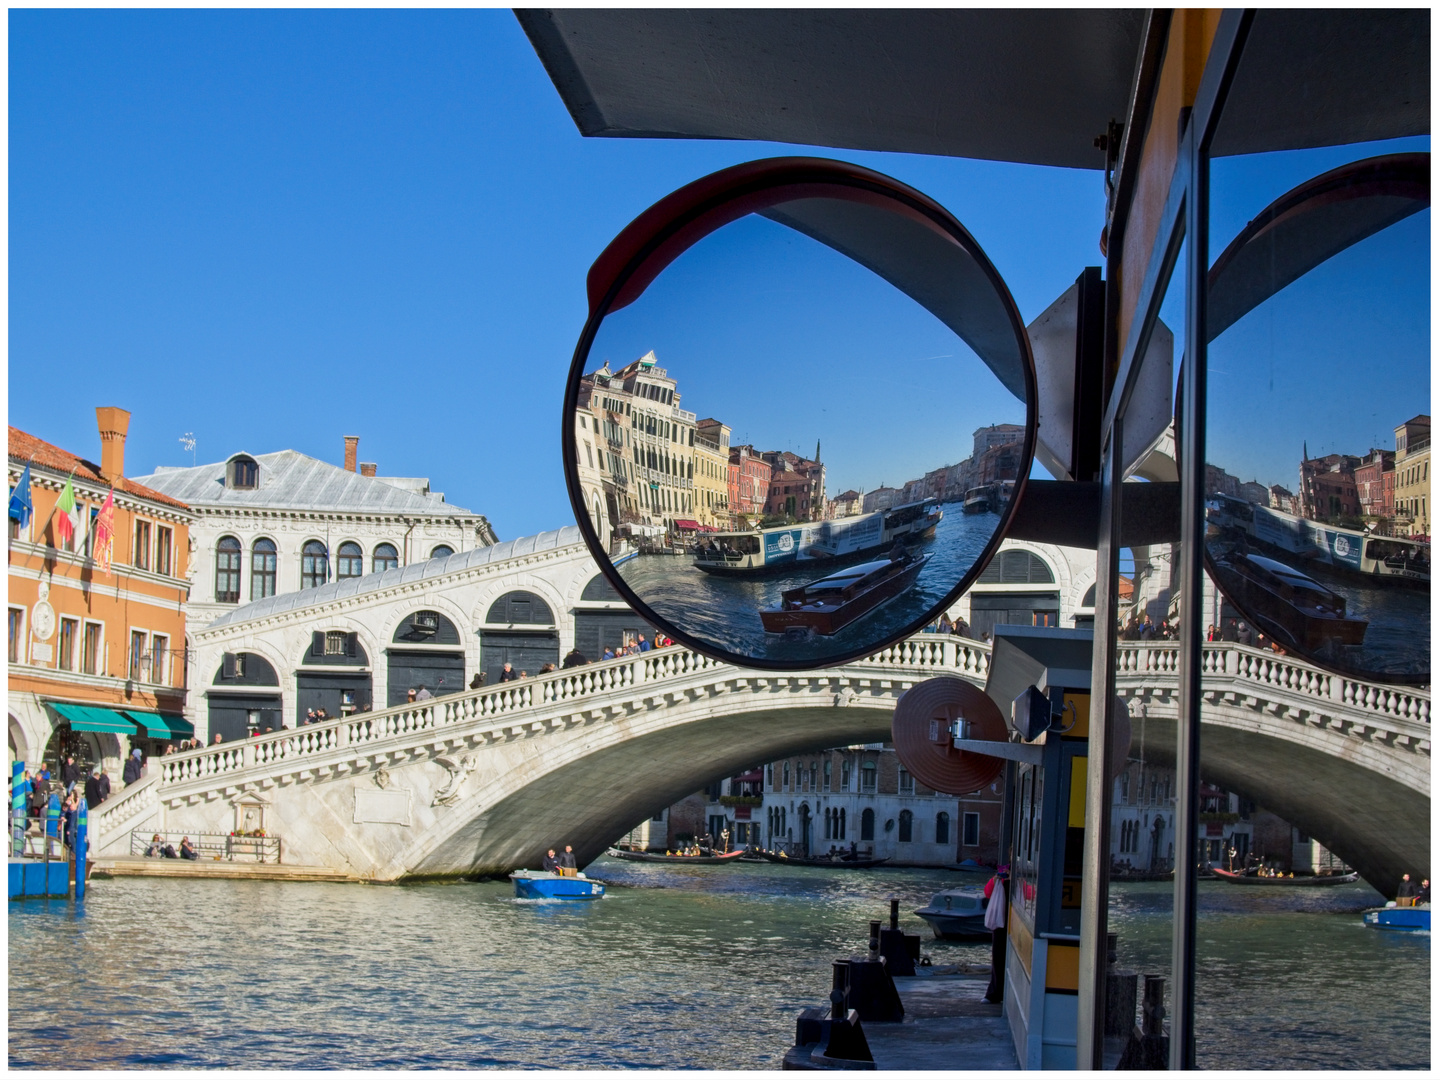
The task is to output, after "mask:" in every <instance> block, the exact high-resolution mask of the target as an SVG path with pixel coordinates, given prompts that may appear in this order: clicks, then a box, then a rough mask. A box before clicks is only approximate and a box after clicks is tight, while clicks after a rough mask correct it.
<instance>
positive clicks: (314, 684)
mask: <svg viewBox="0 0 1440 1080" xmlns="http://www.w3.org/2000/svg"><path fill="white" fill-rule="evenodd" d="M373 704H374V700H373V698H372V697H371V680H370V657H369V655H368V654H367V653H366V652H365V647H364V646H363V645H361V644H360V641H359V638H358V636H357V635H356V634H353V633H350V632H348V631H345V630H316V631H315V632H314V633H313V634H311V635H310V647H309V648H308V649H306V650H305V653H304V655H303V656H301V658H300V666H299V667H298V668H297V669H296V671H295V725H296V726H297V727H298V726H299V725H301V724H303V723H304V722H305V718H306V717H307V716H308V715H309V712H310V710H311V709H316V710H319V709H324V710H325V715H326V717H328V718H331V719H333V718H334V717H337V716H349V715H350V714H351V713H353V712H359V711H361V710H363V709H369V708H371V707H372V706H373Z"/></svg>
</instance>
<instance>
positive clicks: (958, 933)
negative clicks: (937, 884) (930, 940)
mask: <svg viewBox="0 0 1440 1080" xmlns="http://www.w3.org/2000/svg"><path fill="white" fill-rule="evenodd" d="M997 888H998V886H997ZM986 903H987V901H986V899H985V890H984V889H981V888H977V887H975V886H974V885H967V886H964V887H962V888H959V889H944V890H942V891H940V892H938V893H936V894H935V895H934V896H932V897H931V898H930V903H929V904H927V905H926V906H925V907H923V908H918V909H916V911H915V914H916V915H919V916H920V917H921V918H922V919H924V920H925V921H926V922H927V923H929V924H930V929H931V930H933V931H935V936H936V937H937V938H941V939H943V940H945V941H974V940H977V939H981V938H983V939H984V940H986V941H989V940H990V931H989V930H987V929H985V906H986Z"/></svg>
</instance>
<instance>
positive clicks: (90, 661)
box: [80, 622, 105, 675]
mask: <svg viewBox="0 0 1440 1080" xmlns="http://www.w3.org/2000/svg"><path fill="white" fill-rule="evenodd" d="M104 633H105V627H104V624H103V623H98V622H87V623H86V624H85V639H84V642H83V643H82V645H81V649H80V670H81V671H83V672H84V673H85V674H86V675H98V674H100V646H101V639H102V638H103V637H104Z"/></svg>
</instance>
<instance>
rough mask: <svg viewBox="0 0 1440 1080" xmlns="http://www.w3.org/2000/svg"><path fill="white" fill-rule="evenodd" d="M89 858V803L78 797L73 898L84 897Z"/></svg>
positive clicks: (80, 898) (79, 898)
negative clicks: (78, 809) (78, 808)
mask: <svg viewBox="0 0 1440 1080" xmlns="http://www.w3.org/2000/svg"><path fill="white" fill-rule="evenodd" d="M89 859H90V805H89V803H87V802H86V801H85V797H84V796H83V795H82V796H81V797H80V813H79V816H78V817H77V818H76V820H75V899H76V900H84V899H85V867H86V864H87V863H88V862H89Z"/></svg>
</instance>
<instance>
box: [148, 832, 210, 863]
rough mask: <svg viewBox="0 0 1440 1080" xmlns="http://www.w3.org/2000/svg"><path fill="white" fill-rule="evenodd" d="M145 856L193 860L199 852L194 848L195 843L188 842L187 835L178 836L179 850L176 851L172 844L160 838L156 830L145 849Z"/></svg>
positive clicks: (198, 856)
mask: <svg viewBox="0 0 1440 1080" xmlns="http://www.w3.org/2000/svg"><path fill="white" fill-rule="evenodd" d="M145 857H146V858H147V859H191V860H195V859H198V858H200V852H199V850H197V849H196V847H195V845H194V844H192V843H191V842H190V837H188V836H182V837H181V838H180V850H179V851H178V852H177V851H176V850H175V846H174V845H173V844H167V843H166V842H165V841H164V840H162V839H160V834H159V833H158V832H157V833H156V834H155V835H154V836H152V837H151V838H150V846H149V847H147V848H146V849H145Z"/></svg>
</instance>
